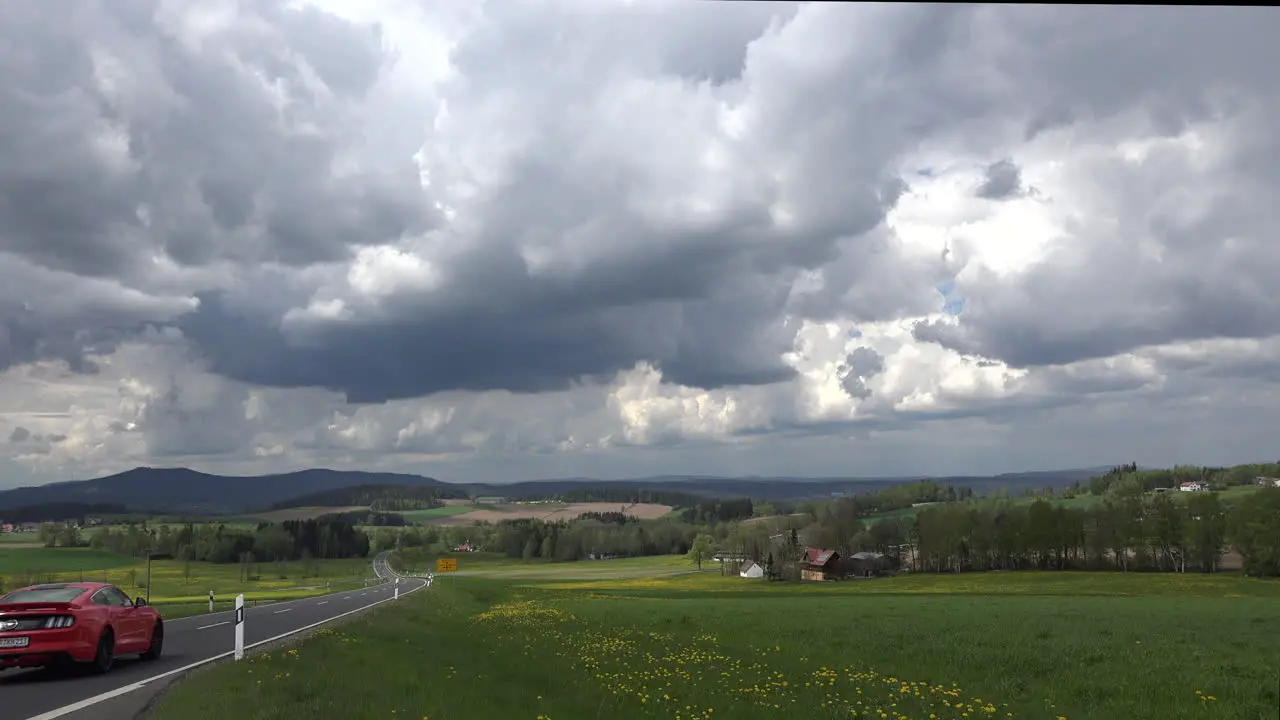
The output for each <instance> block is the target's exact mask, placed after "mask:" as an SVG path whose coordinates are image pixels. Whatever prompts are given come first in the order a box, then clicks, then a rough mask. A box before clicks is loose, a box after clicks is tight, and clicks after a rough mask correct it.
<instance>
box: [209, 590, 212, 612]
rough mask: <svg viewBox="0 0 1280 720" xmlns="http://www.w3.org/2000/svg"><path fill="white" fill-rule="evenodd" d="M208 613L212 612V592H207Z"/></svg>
mask: <svg viewBox="0 0 1280 720" xmlns="http://www.w3.org/2000/svg"><path fill="white" fill-rule="evenodd" d="M209 612H213V591H212V590H210V591H209Z"/></svg>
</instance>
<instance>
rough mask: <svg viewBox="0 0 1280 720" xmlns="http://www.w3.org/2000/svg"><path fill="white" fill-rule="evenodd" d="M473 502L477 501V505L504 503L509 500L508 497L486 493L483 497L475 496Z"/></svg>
mask: <svg viewBox="0 0 1280 720" xmlns="http://www.w3.org/2000/svg"><path fill="white" fill-rule="evenodd" d="M471 502H473V503H475V504H476V505H502V504H504V503H506V502H507V499H506V498H504V497H501V496H497V495H486V496H483V497H478V498H475V499H474V500H472V501H471Z"/></svg>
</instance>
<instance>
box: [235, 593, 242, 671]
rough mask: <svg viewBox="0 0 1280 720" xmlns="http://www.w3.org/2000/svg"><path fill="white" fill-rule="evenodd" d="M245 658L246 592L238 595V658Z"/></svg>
mask: <svg viewBox="0 0 1280 720" xmlns="http://www.w3.org/2000/svg"><path fill="white" fill-rule="evenodd" d="M243 659H244V594H243V593H241V594H239V595H237V596H236V660H243Z"/></svg>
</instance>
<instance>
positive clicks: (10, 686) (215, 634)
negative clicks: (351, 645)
mask: <svg viewBox="0 0 1280 720" xmlns="http://www.w3.org/2000/svg"><path fill="white" fill-rule="evenodd" d="M388 555H390V553H380V554H379V555H377V556H375V557H374V558H373V571H374V574H375V575H377V577H378V579H379V580H381V581H382V582H381V583H379V584H377V585H373V586H370V587H368V588H363V589H361V588H356V589H354V590H348V591H345V592H336V593H331V594H328V595H319V596H315V597H309V598H305V599H302V600H292V601H288V602H281V603H275V604H272V605H261V606H258V607H253V608H249V607H246V608H245V620H244V631H245V639H244V642H245V648H246V650H247V649H250V648H252V647H253V646H255V645H259V644H264V643H267V642H272V641H275V640H280V639H283V638H285V637H288V636H289V635H292V634H294V633H298V632H301V631H303V630H309V629H311V628H313V627H316V626H317V625H323V624H324V623H327V622H329V621H331V620H336V619H338V618H340V617H343V616H345V615H351V614H353V613H357V612H360V611H361V610H365V609H368V608H370V607H373V606H374V605H378V604H381V603H384V602H387V601H389V600H391V599H392V598H393V595H394V591H395V584H394V583H393V582H392V581H393V580H394V579H395V578H397V577H400V578H401V579H400V583H399V587H400V594H401V595H404V594H406V593H410V592H414V591H416V590H421V589H422V588H424V587H426V586H427V584H428V583H427V581H426V580H424V579H421V578H412V577H404V576H400V575H398V573H396V572H395V571H394V570H392V569H391V566H390V565H388V564H387V556H388ZM234 616H235V613H234V611H226V612H218V613H209V614H205V615H196V616H194V617H187V618H178V619H176V620H166V621H165V639H164V654H163V656H162V657H161V658H160V659H159V660H157V661H155V662H142V661H140V660H136V659H134V658H127V659H121V660H118V661H117V664H116V667H115V668H114V669H112V671H111V672H110V673H109V674H107V675H102V676H89V677H62V676H59V675H57V674H55V673H52V672H50V671H46V670H26V671H13V670H8V671H5V672H3V673H0V717H3V718H4V720H23V719H24V718H25V719H26V720H53V718H64V719H65V720H89V719H90V718H92V720H114V719H115V718H120V720H127V719H128V718H132V717H133V716H134V715H135V714H136V713H137V712H138V711H139V710H141V709H142V708H143V707H144V706H145V705H146V703H147V701H148V700H149V699H150V698H152V697H153V696H154V695H155V694H156V693H157V692H159V691H160V690H161V689H162V688H163V687H164V686H165V685H167V684H168V683H169V682H171V681H172V680H174V679H175V678H176V677H177V676H178V675H180V674H181V673H184V672H186V671H188V670H191V669H194V668H196V667H199V666H201V665H204V664H206V663H210V662H213V661H215V660H219V659H222V658H225V657H230V656H231V655H232V653H233V652H234V649H235V626H234V625H233V621H234V619H235V618H234Z"/></svg>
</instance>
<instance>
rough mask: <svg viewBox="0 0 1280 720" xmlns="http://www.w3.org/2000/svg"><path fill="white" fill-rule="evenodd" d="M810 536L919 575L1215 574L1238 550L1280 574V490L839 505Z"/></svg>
mask: <svg viewBox="0 0 1280 720" xmlns="http://www.w3.org/2000/svg"><path fill="white" fill-rule="evenodd" d="M807 530H808V531H809V535H810V537H809V538H808V539H809V543H810V544H814V545H821V546H822V547H830V548H832V549H835V550H837V551H838V552H840V553H841V554H844V555H848V554H851V553H854V552H858V551H860V550H871V551H875V552H880V553H884V554H885V555H886V556H888V557H889V558H891V559H892V560H894V561H895V562H897V563H898V564H900V565H902V566H904V567H909V568H911V569H913V570H916V571H920V572H965V571H974V570H1026V569H1041V570H1073V569H1090V570H1102V569H1115V570H1121V571H1158V572H1216V571H1218V570H1220V569H1221V568H1222V560H1223V556H1224V554H1225V553H1226V552H1228V551H1229V550H1234V551H1235V552H1236V553H1238V554H1239V555H1240V560H1241V566H1242V569H1243V570H1244V572H1245V573H1246V574H1249V575H1253V576H1268V577H1274V576H1278V575H1280V488H1260V489H1258V490H1257V491H1255V492H1254V493H1253V494H1252V496H1251V497H1249V498H1247V499H1245V500H1242V501H1241V502H1239V503H1238V504H1236V505H1234V506H1230V507H1229V506H1226V505H1224V504H1223V502H1222V501H1221V498H1220V497H1219V495H1218V494H1217V493H1213V492H1197V493H1178V494H1177V495H1174V494H1172V493H1158V494H1154V495H1145V494H1116V495H1110V496H1107V497H1105V498H1103V499H1101V500H1098V501H1096V502H1094V503H1093V504H1090V505H1084V506H1071V505H1067V504H1064V503H1062V502H1052V501H1050V500H1047V499H1043V498H1041V499H1036V500H1034V501H1032V502H1019V501H1016V500H1009V499H997V500H979V501H970V502H964V503H942V504H938V505H931V506H928V507H925V508H922V509H920V511H919V512H918V513H917V514H916V515H915V517H914V518H910V517H887V518H884V519H878V520H872V519H864V518H863V517H861V516H860V515H859V514H858V511H857V508H856V504H855V503H853V502H841V503H837V504H836V505H835V507H833V508H832V510H831V512H830V513H828V514H827V515H826V517H824V518H823V519H821V520H820V521H818V522H816V523H815V524H814V525H812V526H811V527H810V528H807ZM758 552H759V551H758Z"/></svg>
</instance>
